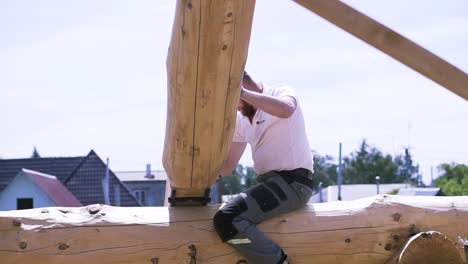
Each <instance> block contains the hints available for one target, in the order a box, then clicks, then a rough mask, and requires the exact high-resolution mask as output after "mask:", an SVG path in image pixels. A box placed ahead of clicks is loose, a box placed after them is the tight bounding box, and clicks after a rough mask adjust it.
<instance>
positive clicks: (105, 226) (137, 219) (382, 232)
mask: <svg viewBox="0 0 468 264" xmlns="http://www.w3.org/2000/svg"><path fill="white" fill-rule="evenodd" d="M218 207H219V206H207V207H185V208H181V207H175V208H174V207H169V208H168V207H138V208H122V207H111V206H95V207H80V208H56V207H52V208H42V209H32V210H21V211H3V212H0V259H1V260H2V261H1V262H2V264H11V263H37V264H46V263H47V264H58V263H67V264H82V263H87V264H97V263H99V264H107V263H109V264H110V263H112V264H115V263H159V264H165V263H171V264H173V263H191V262H190V261H191V260H192V259H191V257H190V256H189V255H188V254H190V252H191V250H190V249H189V246H190V245H194V246H195V247H196V250H197V253H196V257H195V258H196V263H198V264H206V263H210V264H218V263H236V262H237V261H238V260H240V259H241V256H239V255H238V254H237V252H236V251H235V250H233V249H232V248H231V247H229V246H228V245H226V244H224V243H222V242H221V241H220V239H219V238H218V236H217V235H216V233H215V231H214V228H213V223H212V217H213V215H214V214H215V212H216V210H217V209H218ZM258 226H259V228H260V229H261V230H262V231H264V232H265V233H266V235H267V236H269V237H270V238H272V239H273V240H274V241H276V242H277V243H278V244H279V245H281V246H283V247H284V249H285V250H286V252H287V253H288V255H290V258H291V262H292V263H295V264H306V263H316V264H325V263H326V264H334V263H336V264H338V263H347V264H358V263H359V264H362V263H366V264H382V263H385V262H386V261H388V260H390V259H391V258H392V257H393V256H394V255H395V254H396V253H398V252H399V250H400V249H401V248H402V246H403V245H404V244H405V242H406V241H407V240H408V239H409V237H410V236H412V235H414V234H417V233H419V232H424V231H430V230H436V231H439V232H442V233H443V234H444V235H445V236H447V237H448V238H449V239H450V240H451V241H457V240H458V237H459V236H460V237H468V197H466V196H464V197H414V196H412V197H411V196H408V197H404V196H388V195H381V196H376V197H371V198H366V199H361V200H356V201H351V202H334V203H325V204H311V205H308V206H307V207H305V208H303V209H301V210H298V211H296V212H293V213H289V214H284V215H281V216H278V217H276V218H273V219H270V220H268V221H266V222H264V223H262V224H260V225H258ZM459 250H460V252H462V248H459ZM156 260H157V261H158V262H156ZM192 263H193V262H192Z"/></svg>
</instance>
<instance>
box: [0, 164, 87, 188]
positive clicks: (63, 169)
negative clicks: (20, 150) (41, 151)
mask: <svg viewBox="0 0 468 264" xmlns="http://www.w3.org/2000/svg"><path fill="white" fill-rule="evenodd" d="M84 159H85V157H64V158H35V159H0V192H1V191H2V190H3V189H5V187H6V186H7V185H8V184H9V183H10V182H11V181H12V180H13V178H15V176H16V175H17V174H18V172H19V171H20V170H21V169H22V168H27V169H30V170H34V171H40V172H42V173H46V174H50V175H55V176H56V177H57V178H58V179H59V180H60V181H61V182H64V181H65V180H66V179H67V178H68V177H69V176H70V175H71V174H72V173H73V171H74V170H75V169H76V168H77V167H78V166H79V165H80V163H81V162H82V161H83V160H84Z"/></svg>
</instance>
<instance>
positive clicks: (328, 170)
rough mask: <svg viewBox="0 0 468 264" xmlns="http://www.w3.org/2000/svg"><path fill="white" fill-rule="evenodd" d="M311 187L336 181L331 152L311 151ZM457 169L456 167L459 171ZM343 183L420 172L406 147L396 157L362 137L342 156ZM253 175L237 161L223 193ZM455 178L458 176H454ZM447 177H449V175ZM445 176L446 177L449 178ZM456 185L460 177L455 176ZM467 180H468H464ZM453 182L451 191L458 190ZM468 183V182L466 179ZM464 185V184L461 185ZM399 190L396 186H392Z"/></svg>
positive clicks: (413, 177)
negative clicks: (356, 145)
mask: <svg viewBox="0 0 468 264" xmlns="http://www.w3.org/2000/svg"><path fill="white" fill-rule="evenodd" d="M313 159H314V176H313V177H314V188H315V190H317V186H318V184H319V183H320V182H322V187H327V186H329V185H335V184H337V167H338V165H337V164H336V161H335V162H333V161H334V158H333V157H332V156H330V155H325V156H322V155H319V154H314V155H313ZM458 170H459V169H457V170H456V171H458ZM342 174H343V184H374V183H376V176H380V183H413V184H414V183H417V181H418V179H419V177H420V174H419V167H418V166H417V165H415V164H414V163H413V160H412V156H411V154H410V152H409V150H408V149H405V152H404V153H403V154H401V155H397V156H396V157H394V158H393V157H392V156H391V155H389V154H383V153H382V152H381V151H380V150H379V149H377V148H375V147H372V146H370V145H369V144H368V143H367V142H366V140H363V141H362V143H361V146H360V148H359V149H358V150H357V151H355V152H352V153H351V154H350V155H348V156H346V157H344V158H343V164H342ZM255 178H256V175H255V172H254V170H253V168H252V167H249V166H245V167H244V166H242V165H241V164H239V165H237V168H236V170H234V171H233V172H232V174H231V175H230V176H226V177H223V194H237V193H239V192H242V191H244V190H246V189H247V188H248V187H250V186H252V185H254V184H255V183H256V179H255ZM457 179H458V178H457ZM448 180H450V179H448ZM448 180H447V181H448ZM456 182H459V185H460V184H462V182H463V181H462V180H458V181H456ZM467 182H468V180H467ZM454 183H455V182H453V183H450V184H451V185H453V187H452V189H454V192H457V193H459V192H460V190H458V189H457V188H459V187H457V186H458V185H457V186H456V185H455V184H454ZM467 184H468V183H467ZM462 186H463V185H462ZM394 191H395V192H398V190H394Z"/></svg>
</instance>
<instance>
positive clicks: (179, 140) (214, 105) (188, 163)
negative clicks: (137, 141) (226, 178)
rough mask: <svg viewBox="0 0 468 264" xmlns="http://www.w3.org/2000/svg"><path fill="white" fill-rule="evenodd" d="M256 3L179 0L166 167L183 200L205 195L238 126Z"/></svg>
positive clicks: (169, 69)
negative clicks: (243, 75)
mask: <svg viewBox="0 0 468 264" xmlns="http://www.w3.org/2000/svg"><path fill="white" fill-rule="evenodd" d="M254 7H255V1H254V0H224V1H207V0H178V1H177V7H176V14H175V19H174V25H173V31H172V39H171V43H170V47H169V52H168V57H167V75H168V76H167V79H168V104H167V121H166V137H165V143H164V153H163V165H164V168H165V170H166V172H167V175H168V177H169V180H170V182H171V188H172V189H173V190H176V191H177V195H176V196H177V197H181V196H203V194H204V191H205V190H206V188H209V187H210V186H211V184H212V183H213V182H214V181H215V179H216V177H217V176H218V174H219V171H220V170H221V167H222V165H223V162H224V159H225V157H226V155H227V151H228V147H229V143H230V141H231V139H232V135H233V132H234V125H235V122H236V108H237V102H238V100H239V94H240V88H239V87H240V82H241V77H242V73H243V70H244V66H245V61H246V58H247V51H248V46H249V41H250V32H251V27H252V19H253V13H254Z"/></svg>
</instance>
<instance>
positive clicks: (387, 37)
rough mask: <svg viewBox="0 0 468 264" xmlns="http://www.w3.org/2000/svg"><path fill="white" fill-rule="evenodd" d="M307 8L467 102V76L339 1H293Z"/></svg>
mask: <svg viewBox="0 0 468 264" xmlns="http://www.w3.org/2000/svg"><path fill="white" fill-rule="evenodd" d="M294 1H295V2H297V3H298V4H300V5H301V6H303V7H305V8H306V9H308V10H310V11H312V12H314V13H316V14H317V15H319V16H321V17H322V18H324V19H326V20H328V21H329V22H331V23H333V24H335V25H336V26H338V27H340V28H341V29H343V30H345V31H347V32H349V33H351V34H352V35H354V36H355V37H358V38H359V39H361V40H363V41H365V42H367V43H368V44H370V45H371V46H374V47H375V48H377V49H379V50H380V51H382V52H384V53H386V54H388V55H390V56H391V57H393V58H394V59H396V60H398V61H400V62H401V63H403V64H405V65H406V66H408V67H410V68H412V69H413V70H415V71H417V72H419V73H420V74H422V75H424V76H426V77H427V78H429V79H431V80H433V81H434V82H436V83H438V84H440V85H442V86H443V87H445V88H447V89H448V90H450V91H452V92H453V93H455V94H457V95H459V96H461V97H462V98H464V99H465V100H468V75H467V74H466V73H465V72H463V71H462V70H460V69H458V68H457V67H455V66H453V65H451V64H449V63H448V62H446V61H444V60H443V59H441V58H440V57H438V56H436V55H434V54H433V53H431V52H430V51H428V50H426V49H424V48H423V47H421V46H419V45H418V44H416V43H414V42H413V41H411V40H409V39H407V38H405V37H404V36H402V35H400V34H398V33H397V32H395V31H393V30H391V29H390V28H388V27H386V26H384V25H382V24H381V23H379V22H377V21H375V20H373V19H372V18H370V17H368V16H366V15H365V14H363V13H361V12H359V11H357V10H355V9H354V8H352V7H350V6H348V5H346V4H345V3H343V2H341V1H339V0H294Z"/></svg>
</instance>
